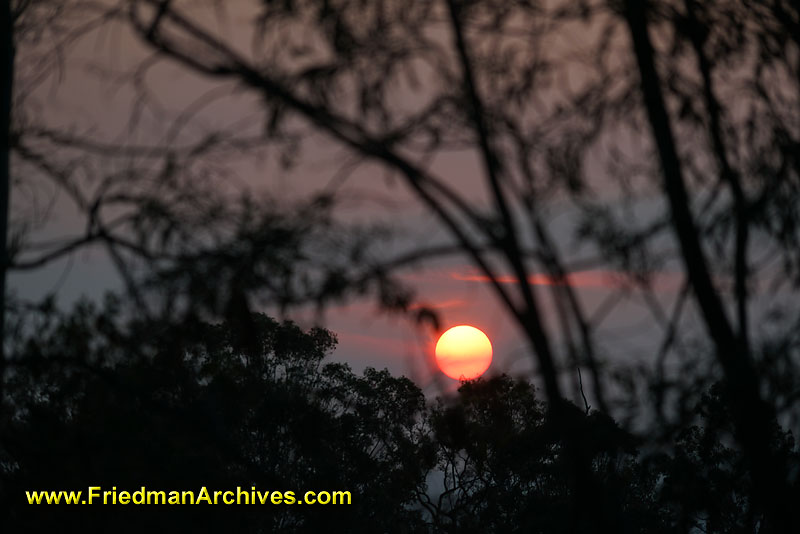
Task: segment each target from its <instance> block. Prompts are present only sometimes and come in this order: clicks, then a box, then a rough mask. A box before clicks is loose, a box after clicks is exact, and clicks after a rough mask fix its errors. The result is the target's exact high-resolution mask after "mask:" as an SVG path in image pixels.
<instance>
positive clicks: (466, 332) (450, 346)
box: [436, 324, 492, 380]
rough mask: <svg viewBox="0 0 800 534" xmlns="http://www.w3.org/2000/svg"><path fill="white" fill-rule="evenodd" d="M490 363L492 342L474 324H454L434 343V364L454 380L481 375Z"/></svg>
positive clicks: (468, 378) (470, 378) (469, 378)
mask: <svg viewBox="0 0 800 534" xmlns="http://www.w3.org/2000/svg"><path fill="white" fill-rule="evenodd" d="M491 363H492V343H491V342H490V341H489V338H488V337H487V336H486V334H484V333H483V332H481V331H480V330H479V329H477V328H475V327H474V326H469V325H465V324H464V325H460V326H454V327H453V328H451V329H449V330H448V331H447V332H445V333H444V334H442V336H441V337H440V338H439V341H438V342H437V343H436V364H437V365H438V366H439V369H441V371H442V372H443V373H444V374H446V375H447V376H449V377H450V378H454V379H456V380H472V379H473V378H477V377H479V376H481V375H482V374H483V373H484V372H486V369H488V368H489V364H491Z"/></svg>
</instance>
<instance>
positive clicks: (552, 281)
mask: <svg viewBox="0 0 800 534" xmlns="http://www.w3.org/2000/svg"><path fill="white" fill-rule="evenodd" d="M624 276H625V273H621V272H619V271H576V272H573V273H569V274H567V275H566V276H565V277H564V278H563V279H561V280H559V279H557V278H555V277H552V276H549V275H546V274H540V273H536V274H531V275H529V276H528V283H530V284H532V285H535V286H553V285H565V284H569V285H570V286H572V287H587V288H588V287H595V288H609V289H613V288H618V287H621V286H622V285H624V283H623V277H624ZM450 278H452V279H454V280H459V281H462V282H484V283H486V282H491V279H490V278H489V277H488V276H486V275H483V274H464V273H459V272H451V273H450ZM496 280H497V282H498V283H500V284H516V283H518V282H519V279H518V278H517V277H516V276H511V275H501V276H498V277H496ZM655 283H656V285H657V286H659V287H660V288H662V289H667V288H672V287H677V285H678V284H679V283H680V276H678V275H676V274H675V273H658V274H656V275H655ZM665 285H666V286H667V287H664V286H665Z"/></svg>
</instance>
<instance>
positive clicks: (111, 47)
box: [9, 3, 681, 389]
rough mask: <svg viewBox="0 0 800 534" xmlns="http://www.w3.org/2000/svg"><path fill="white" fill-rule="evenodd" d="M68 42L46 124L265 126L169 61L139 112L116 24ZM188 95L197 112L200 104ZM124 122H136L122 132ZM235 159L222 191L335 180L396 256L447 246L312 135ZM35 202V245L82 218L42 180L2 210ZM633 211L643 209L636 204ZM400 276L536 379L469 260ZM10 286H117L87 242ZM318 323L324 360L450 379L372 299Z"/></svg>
mask: <svg viewBox="0 0 800 534" xmlns="http://www.w3.org/2000/svg"><path fill="white" fill-rule="evenodd" d="M232 5H233V6H234V7H233V8H232V9H231V12H230V16H229V17H228V18H227V22H226V23H225V24H227V25H228V28H230V29H228V30H227V32H228V33H227V35H229V36H230V40H231V42H233V43H234V46H235V47H240V48H242V49H245V48H246V47H247V46H248V45H249V34H248V31H249V30H247V31H240V30H242V29H243V28H245V26H243V21H244V20H246V18H247V14H246V13H244V12H241V13H240V12H238V11H237V10H236V9H237V8H236V7H235V6H240V5H243V4H242V3H233V4H232ZM209 20H210V19H209ZM66 50H67V53H66V56H65V58H64V60H63V64H62V67H61V68H59V69H54V70H53V72H52V73H51V74H50V75H48V76H47V77H46V79H45V81H44V83H39V84H38V85H36V86H35V88H34V90H33V91H32V92H31V94H30V95H27V105H28V106H29V108H30V110H31V111H30V113H31V114H32V115H33V116H34V117H35V118H36V119H37V120H41V121H43V122H44V123H45V124H47V125H48V126H49V127H51V128H56V129H63V130H65V131H69V132H73V133H78V134H81V135H84V136H89V137H91V138H94V139H98V140H101V141H104V142H114V143H123V144H131V145H135V144H141V143H153V142H155V143H166V142H168V141H172V142H175V143H176V144H181V143H182V142H187V143H188V142H191V141H192V140H196V139H197V138H198V137H201V136H202V135H204V133H205V132H208V131H211V130H214V129H223V130H230V129H238V130H239V131H241V132H242V134H243V135H245V134H247V133H248V132H258V131H259V129H260V128H262V126H263V125H262V124H261V121H260V120H259V119H258V118H257V117H256V118H254V114H253V109H257V107H258V106H259V105H260V102H259V100H258V98H257V97H256V96H254V95H252V94H248V93H246V92H243V91H241V90H239V89H237V88H236V87H234V86H231V85H230V84H228V85H225V84H222V86H221V87H222V88H221V89H219V87H220V84H218V83H216V82H215V83H211V82H209V81H208V80H205V79H203V78H199V77H197V76H195V75H192V74H190V73H187V72H186V71H185V70H184V69H181V68H178V67H176V66H175V65H174V64H170V63H161V64H158V65H157V66H155V67H153V68H152V69H151V70H149V71H147V75H146V77H145V78H144V80H143V83H142V85H141V86H139V89H142V88H145V89H146V90H147V91H148V92H149V94H150V96H151V97H152V99H151V101H150V104H149V105H148V106H145V107H144V108H137V100H136V97H137V93H136V92H135V91H134V90H133V84H132V83H131V81H130V78H126V77H125V75H126V73H131V72H133V71H134V70H135V69H136V67H137V66H138V65H140V64H141V61H142V60H143V59H144V58H146V57H147V51H146V50H145V49H143V48H142V47H141V45H140V44H138V43H137V42H136V40H135V39H134V38H133V37H132V36H131V35H130V33H128V31H127V30H126V29H125V28H124V27H122V26H121V25H107V26H105V27H101V28H100V29H99V30H97V31H92V32H89V33H88V34H87V35H86V36H84V37H83V38H81V39H79V40H78V41H77V42H75V43H73V44H72V45H71V46H70V47H69V48H68V49H66ZM27 53H33V51H30V52H29V51H25V50H23V51H22V52H21V56H23V57H24V56H25V54H27ZM45 55H46V53H45ZM209 91H212V92H211V93H210V92H209ZM200 102H202V106H200V105H198V103H200ZM187 110H193V113H192V115H191V116H189V115H187ZM195 111H196V113H195ZM182 116H186V117H188V119H187V120H186V121H185V126H184V127H183V128H181V129H180V130H177V131H176V130H175V129H174V128H172V127H170V126H168V125H167V124H165V120H164V119H165V117H172V118H175V117H182ZM133 122H135V127H132V123H133ZM167 122H168V124H173V122H172V121H167ZM237 158H238V157H232V158H229V159H226V160H225V161H224V162H220V165H221V166H222V167H224V169H225V172H226V173H227V174H226V179H227V181H226V187H229V188H230V189H231V190H232V191H233V190H236V191H247V192H248V193H249V194H252V195H253V196H254V197H258V196H259V195H272V196H276V197H280V198H282V199H298V198H302V197H304V196H305V195H307V194H309V193H311V192H313V191H317V190H320V189H322V188H325V187H329V186H330V185H331V183H336V184H337V188H338V189H339V191H340V192H341V193H342V196H343V197H344V198H346V199H348V201H349V202H350V205H348V206H347V208H346V210H345V211H344V212H343V214H344V217H345V218H346V219H348V220H349V221H356V222H357V221H375V220H379V221H382V222H384V223H386V224H390V225H392V227H394V228H397V229H400V230H401V231H402V233H403V235H404V236H405V237H404V239H405V241H404V243H403V244H401V245H397V247H398V248H397V250H398V251H399V250H401V249H403V247H408V246H435V245H440V244H446V243H448V242H449V239H448V236H447V234H446V233H445V232H444V231H443V230H442V229H441V227H440V226H439V224H438V223H437V221H436V220H435V219H434V217H433V216H432V215H431V214H430V213H428V212H426V211H425V210H424V209H423V208H422V207H421V206H420V205H419V204H418V203H417V202H416V201H415V199H414V198H413V197H412V196H411V195H410V194H409V192H408V191H407V190H405V189H404V188H403V186H402V184H398V183H396V182H394V181H392V180H391V179H389V178H386V177H385V176H383V175H382V174H381V172H380V169H377V168H375V167H374V166H370V165H363V166H360V167H358V169H357V170H356V171H354V172H352V173H348V174H347V178H346V179H345V180H339V178H337V176H340V170H341V168H342V165H343V163H345V162H343V161H342V158H343V154H342V152H341V151H340V150H335V149H332V148H330V147H329V146H328V145H327V144H326V142H325V141H323V140H319V141H314V142H312V144H311V145H310V146H306V148H305V149H304V151H303V153H301V155H300V160H299V161H298V162H297V164H296V165H295V166H294V167H292V168H291V169H283V168H281V166H280V165H278V164H277V159H276V154H275V153H274V152H269V151H266V152H263V153H258V152H255V153H252V154H248V155H247V156H246V157H241V159H237ZM109 165H112V166H113V165H114V163H113V162H112V163H110V164H109ZM431 168H432V169H433V170H434V171H436V172H439V173H440V174H442V175H443V176H446V177H447V179H448V180H449V181H450V183H452V184H454V185H457V187H458V188H459V190H460V191H462V192H464V193H465V194H466V195H467V196H469V197H470V198H471V199H473V198H474V199H480V198H482V197H483V196H484V195H485V190H484V186H483V184H482V181H481V178H482V175H481V171H480V163H479V160H478V159H477V158H476V156H475V155H474V154H471V153H468V152H451V153H447V154H442V155H441V156H439V157H437V158H436V159H435V160H434V161H432V162H431ZM87 183H88V186H89V187H91V184H90V183H89V182H88V181H87ZM41 197H45V198H49V199H50V201H51V202H52V207H51V209H50V210H49V211H47V210H45V215H46V216H44V217H42V224H41V225H40V226H39V227H37V228H36V230H35V232H34V233H33V236H34V237H35V238H36V240H37V241H41V240H50V239H57V238H60V237H63V236H67V235H71V234H72V235H74V234H75V233H80V232H81V231H82V227H83V224H84V221H83V219H81V218H80V217H79V216H78V215H77V214H76V212H75V210H74V207H71V206H70V202H69V199H67V198H65V195H63V193H58V192H56V191H53V190H48V189H46V188H43V189H40V190H38V191H27V190H22V189H21V188H20V189H16V190H14V191H13V192H12V205H13V206H14V207H15V208H16V209H17V210H18V211H17V214H18V216H19V217H24V216H26V215H29V214H30V209H31V208H30V206H31V203H32V201H33V200H35V199H37V198H39V199H41ZM38 202H41V200H38ZM12 209H13V208H12ZM643 209H644V210H647V209H649V208H648V205H647V203H646V202H645V204H644V208H643ZM565 210H566V211H565V213H564V215H563V216H560V217H554V218H553V219H552V223H551V224H552V225H553V227H552V228H551V230H552V231H553V233H554V235H556V236H557V238H558V239H562V240H568V239H569V235H570V232H571V231H572V224H573V223H574V221H573V220H572V219H571V217H570V213H569V211H568V209H566V208H565ZM400 279H401V280H402V281H403V282H404V283H406V284H408V285H409V286H411V287H413V288H414V289H415V291H416V294H417V296H418V297H419V304H416V305H415V306H420V305H426V306H429V307H431V308H432V309H434V310H436V311H437V312H438V313H439V315H440V318H441V321H442V326H443V327H444V328H448V327H450V326H455V325H458V324H470V325H474V326H476V327H478V328H480V329H482V330H483V331H484V332H486V334H487V335H488V336H489V338H490V340H491V341H492V344H493V347H494V360H493V363H492V366H491V367H490V369H489V371H488V372H489V373H490V374H491V373H500V372H507V373H511V374H525V375H528V376H530V375H533V376H535V367H534V365H533V363H532V362H533V360H532V358H531V356H530V350H529V347H527V346H526V345H525V343H524V342H523V340H522V338H521V337H520V335H519V332H518V331H517V329H516V326H515V324H514V322H513V321H512V320H511V319H510V318H509V316H508V314H507V313H506V312H505V310H504V309H503V307H502V306H501V305H500V304H499V303H498V301H497V299H496V298H495V296H494V295H493V293H492V291H491V289H490V287H489V284H488V281H487V280H486V279H485V277H483V276H481V274H480V273H478V272H477V271H476V269H475V268H474V266H473V265H472V264H471V263H470V262H469V261H468V260H467V259H465V258H464V257H460V256H455V257H451V258H444V259H439V260H436V261H431V262H428V263H426V265H425V267H424V269H419V268H417V269H408V270H405V271H402V272H401V273H400ZM529 281H530V282H531V283H532V284H533V285H534V287H535V288H536V290H537V291H538V292H539V294H541V295H544V296H545V298H544V299H543V301H544V309H543V315H544V316H545V322H546V324H548V325H549V326H551V327H553V326H554V323H553V322H554V320H555V319H554V315H555V313H554V310H553V308H552V305H551V303H550V302H549V300H548V299H547V298H546V294H547V290H548V286H550V285H551V281H550V280H549V279H547V277H546V276H543V275H541V274H534V275H532V276H531V278H530V280H529ZM569 281H570V283H572V285H573V287H575V288H576V292H577V293H578V295H579V296H580V298H581V300H582V302H583V303H584V304H585V306H586V308H587V309H588V310H589V311H590V315H591V312H592V311H593V310H598V309H600V308H601V307H602V306H603V305H604V304H603V303H604V302H606V301H607V299H608V298H609V297H610V295H611V294H612V293H614V292H616V291H617V290H618V289H619V288H620V285H619V280H618V279H617V278H616V277H615V274H614V273H613V272H611V271H605V270H597V269H595V270H593V269H586V270H583V271H579V272H576V273H574V274H573V275H571V276H570V279H569ZM500 282H501V283H502V284H515V283H516V280H514V279H513V277H511V276H503V277H501V279H500ZM680 284H681V281H680V277H679V276H678V275H672V274H670V272H664V273H662V274H660V275H659V277H658V279H657V281H656V287H657V292H658V293H659V295H660V296H662V297H664V299H665V302H667V303H668V302H670V301H672V300H674V297H675V295H676V294H677V291H678V288H679V287H680ZM9 286H10V288H11V290H12V291H15V292H16V293H17V294H18V295H19V296H21V297H23V298H31V299H37V298H41V297H43V296H44V295H46V294H49V293H53V292H55V293H57V295H58V299H59V302H60V304H61V305H63V306H69V305H71V304H72V303H74V302H75V301H76V300H77V299H79V298H81V297H87V298H91V299H98V298H100V297H101V296H102V294H103V293H104V292H105V291H108V290H119V289H120V288H121V281H120V279H119V277H118V275H117V274H116V273H115V271H114V269H113V267H112V265H111V263H110V260H109V258H108V257H107V256H106V255H105V253H104V252H103V251H101V250H98V249H95V248H87V249H84V250H81V251H79V252H76V253H74V254H72V255H71V256H69V257H68V258H65V259H63V260H60V261H57V262H53V263H51V264H49V265H47V266H45V267H44V268H42V269H38V270H36V271H33V272H27V273H24V274H13V275H11V276H10V278H9ZM412 309H413V307H412ZM644 310H646V307H645V305H644V303H643V302H641V301H638V300H637V299H636V298H635V297H632V298H630V299H627V300H624V301H623V302H621V303H619V304H618V305H617V307H616V308H615V313H614V314H612V315H611V316H610V318H609V319H608V321H607V323H606V325H605V329H604V331H603V332H604V335H606V336H607V340H608V343H609V346H611V345H612V344H613V347H614V350H615V351H624V352H627V353H628V354H632V355H636V354H638V353H639V352H641V353H644V352H645V351H647V350H648V349H651V348H652V340H653V334H654V332H657V331H658V328H657V327H656V325H655V324H654V322H653V321H652V319H651V318H649V317H648V316H647V314H646V313H645V312H644ZM266 311H269V310H266ZM292 318H293V319H295V320H297V321H298V322H299V323H300V324H302V325H304V326H311V325H312V324H313V322H314V321H315V320H316V318H317V317H316V315H314V314H313V313H312V312H311V311H310V310H297V311H296V313H295V314H294V315H292ZM324 319H325V326H326V327H328V328H329V329H331V330H332V331H333V332H335V333H336V334H337V336H338V339H339V345H338V348H337V350H336V352H335V354H334V356H333V357H334V359H337V360H339V361H346V362H348V363H350V364H351V365H352V366H353V367H354V368H356V369H358V370H360V369H363V368H364V367H366V366H372V367H377V368H383V367H387V368H389V369H390V370H391V371H392V372H393V373H396V374H404V375H407V376H410V377H411V378H413V379H414V380H415V381H416V382H417V383H418V384H420V385H421V386H423V387H426V388H427V387H431V388H434V389H442V388H444V389H452V387H454V386H455V385H456V382H455V381H452V380H450V379H447V378H443V375H441V374H440V373H438V372H437V371H436V369H435V366H434V365H433V361H432V348H433V343H434V342H435V335H434V333H433V332H432V331H430V329H426V328H424V327H419V326H418V325H415V324H413V323H412V322H411V321H409V320H408V319H407V318H403V317H399V316H393V315H390V314H387V313H386V312H383V311H381V310H380V309H379V307H378V306H377V304H376V303H375V302H374V299H361V300H354V301H351V302H347V303H346V304H344V305H341V306H337V307H334V308H330V309H328V310H326V313H325V315H324Z"/></svg>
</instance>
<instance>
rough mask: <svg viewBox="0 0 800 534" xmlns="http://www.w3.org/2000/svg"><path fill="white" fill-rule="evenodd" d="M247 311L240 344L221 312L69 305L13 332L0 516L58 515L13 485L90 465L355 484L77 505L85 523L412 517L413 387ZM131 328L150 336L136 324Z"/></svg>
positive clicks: (130, 472)
mask: <svg viewBox="0 0 800 534" xmlns="http://www.w3.org/2000/svg"><path fill="white" fill-rule="evenodd" d="M253 322H254V324H255V325H256V332H257V340H258V350H257V351H255V352H244V351H243V349H242V347H241V340H240V339H238V338H237V337H236V334H235V330H232V329H231V328H230V327H229V325H225V324H222V325H208V324H199V323H198V324H195V325H193V328H192V330H191V333H190V332H188V331H186V330H178V329H176V328H164V329H162V330H160V331H159V330H156V331H155V332H154V331H153V329H152V327H153V325H141V324H140V325H131V326H130V329H123V328H119V329H115V328H112V326H113V325H112V323H111V321H109V314H108V313H104V314H99V313H98V312H97V310H94V309H92V308H91V307H81V308H80V309H78V310H77V311H76V312H75V313H74V314H72V315H70V316H68V317H65V318H63V319H56V320H54V321H53V322H52V324H51V327H50V328H47V329H39V331H38V332H37V335H36V336H35V337H31V338H28V339H26V340H25V341H24V342H23V343H21V344H20V349H21V350H22V351H23V352H22V353H20V354H15V355H14V358H13V359H12V360H11V363H12V365H13V366H16V364H18V365H19V367H18V368H17V371H16V372H14V373H13V375H12V376H13V378H14V380H12V381H11V382H10V384H9V387H10V388H11V391H10V394H11V396H12V398H13V399H14V404H13V405H12V414H11V415H10V416H9V417H7V418H5V420H4V421H3V435H4V436H6V443H7V449H6V451H5V455H6V457H5V458H4V462H3V465H4V468H3V471H4V472H3V478H4V480H5V484H4V491H3V500H4V502H5V505H6V506H7V509H8V510H10V511H11V512H12V515H11V516H10V517H8V518H7V524H8V525H9V527H11V528H14V529H15V530H17V529H19V530H20V531H21V530H25V529H27V530H29V531H43V530H47V529H49V528H59V525H61V524H62V523H61V522H62V521H63V520H64V519H63V517H60V515H61V514H57V513H54V514H50V513H48V514H42V513H41V512H40V511H37V510H36V507H35V506H28V505H26V504H24V495H25V490H31V489H32V488H38V487H40V486H41V487H42V488H44V487H48V488H49V487H59V488H61V487H64V488H66V487H70V488H71V487H76V488H77V487H83V486H85V483H86V481H88V480H91V481H92V482H91V484H92V485H98V486H101V487H104V488H105V489H110V488H112V487H117V488H119V489H120V490H121V489H131V488H133V489H138V488H139V487H141V486H147V487H149V488H151V489H158V490H167V491H169V489H178V490H185V489H189V488H191V489H193V490H196V491H199V488H200V487H201V486H208V487H209V489H211V488H212V487H213V488H214V489H225V490H228V489H231V488H236V487H237V486H241V487H242V488H243V489H244V490H245V491H250V489H251V486H256V487H258V488H259V489H260V490H261V491H264V490H275V491H295V492H296V494H297V495H298V498H302V493H301V492H304V491H306V490H309V489H311V490H314V491H321V490H327V491H334V490H347V491H350V492H351V493H352V495H353V500H352V505H351V506H339V507H332V508H336V509H331V507H325V506H317V507H313V506H309V507H308V510H305V509H301V510H297V509H296V508H293V509H289V508H291V507H289V506H288V505H286V506H287V507H288V508H287V509H281V508H282V507H281V506H266V507H264V506H259V507H258V511H255V509H256V507H249V508H248V507H247V506H244V509H242V510H239V511H237V512H236V513H235V514H230V513H226V512H222V513H221V512H211V513H210V512H207V511H203V512H199V513H181V512H179V513H177V514H171V513H167V514H164V513H163V512H146V513H144V514H142V515H141V517H139V518H132V519H129V520H126V522H125V524H120V523H118V521H119V516H117V513H118V512H113V511H110V512H101V513H100V514H98V515H97V516H95V517H94V518H93V519H91V520H89V521H88V523H87V520H86V519H85V518H84V519H81V523H82V524H90V525H91V527H92V528H97V529H103V528H112V527H111V526H110V525H114V526H113V528H114V529H120V528H122V529H125V531H138V530H140V529H141V528H143V527H144V525H147V524H151V523H150V522H151V521H153V520H154V517H156V518H159V519H158V520H159V521H160V522H162V524H164V523H163V522H164V521H167V522H168V523H169V524H173V525H175V527H176V528H185V526H186V525H187V524H188V525H195V527H196V528H204V529H205V528H216V527H214V525H216V526H217V527H220V528H222V527H223V526H224V525H226V524H230V521H231V520H233V522H234V523H239V524H241V526H243V527H246V528H248V529H250V530H253V531H273V530H274V529H276V528H281V529H285V530H289V531H309V530H315V529H320V528H332V526H334V525H336V526H338V528H347V529H350V530H353V531H356V532H374V531H375V530H391V531H403V530H404V529H412V530H413V529H414V525H421V523H420V518H419V515H418V514H417V513H415V512H413V511H412V510H411V508H410V507H409V505H410V504H411V501H412V499H413V497H414V495H415V492H416V491H417V490H418V489H419V487H420V485H421V484H423V478H424V477H423V475H424V473H425V472H426V471H427V469H428V468H429V462H430V453H429V452H426V451H428V450H429V449H430V445H428V444H427V442H428V438H427V437H426V436H425V434H424V433H423V432H422V426H421V425H422V420H421V415H422V411H423V408H424V398H423V396H422V393H421V392H420V390H419V389H418V388H417V387H416V386H414V385H413V383H411V382H410V381H409V380H407V379H404V378H400V379H398V378H394V377H391V376H390V375H389V374H388V373H387V372H386V371H375V370H373V369H367V371H366V372H365V374H364V375H363V376H356V375H355V374H353V373H352V371H351V370H350V369H349V368H348V367H347V366H346V365H344V364H338V363H324V362H323V360H324V358H325V357H326V356H327V355H328V354H329V353H330V351H331V350H332V348H333V347H334V345H335V344H336V338H335V336H334V335H333V334H331V333H330V332H328V331H326V330H322V329H313V330H311V331H309V332H303V331H302V330H300V329H299V328H298V327H297V326H296V325H294V324H293V323H277V322H276V321H274V320H272V319H270V318H268V317H266V316H263V315H259V316H254V317H253ZM143 328H146V329H147V330H149V331H150V332H151V335H150V336H148V337H146V338H144V337H141V336H142V333H143ZM181 328H183V327H181ZM64 347H69V348H70V349H69V350H67V351H65V349H64ZM376 475H378V476H376ZM156 508H157V507H156ZM212 508H213V507H212ZM315 508H316V509H315ZM232 518H233V519H232ZM209 521H210V522H211V523H208V522H209ZM398 525H402V527H398Z"/></svg>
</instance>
